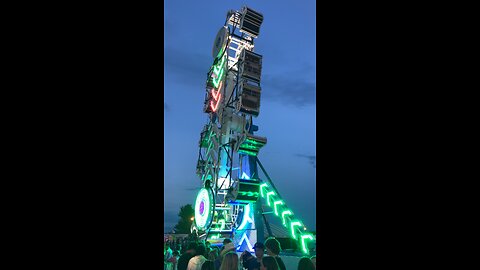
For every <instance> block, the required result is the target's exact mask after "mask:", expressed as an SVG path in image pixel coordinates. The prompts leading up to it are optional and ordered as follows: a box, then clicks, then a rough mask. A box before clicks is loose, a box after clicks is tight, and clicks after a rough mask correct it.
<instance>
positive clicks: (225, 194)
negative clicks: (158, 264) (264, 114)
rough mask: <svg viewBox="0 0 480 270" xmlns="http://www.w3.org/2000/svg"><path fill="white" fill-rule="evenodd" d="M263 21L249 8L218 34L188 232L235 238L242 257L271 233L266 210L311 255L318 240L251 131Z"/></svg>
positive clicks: (232, 15)
mask: <svg viewBox="0 0 480 270" xmlns="http://www.w3.org/2000/svg"><path fill="white" fill-rule="evenodd" d="M262 22H263V15H262V14H261V13H259V12H257V11H255V10H253V9H251V8H249V7H246V6H244V7H243V8H242V9H241V10H240V11H234V10H230V11H228V12H227V18H226V21H225V24H224V26H222V27H221V28H220V30H219V31H218V33H217V36H216V37H215V40H214V44H213V49H212V57H213V64H212V67H211V68H210V70H209V71H208V75H207V80H206V94H205V102H204V108H203V110H204V112H205V113H207V114H208V123H207V124H206V125H205V126H204V128H203V130H202V132H201V134H200V141H199V148H200V149H199V157H198V161H197V175H198V176H199V178H200V179H201V181H202V183H203V186H202V187H201V188H200V190H199V191H198V193H197V197H196V199H195V203H194V210H195V218H194V222H193V224H192V228H191V231H192V233H195V234H196V235H197V236H198V237H199V238H200V239H205V240H208V241H209V242H210V243H211V244H212V245H220V244H221V243H222V242H223V239H225V238H231V239H232V240H233V241H234V244H235V247H236V249H237V252H243V251H244V250H248V251H250V252H254V250H253V246H254V244H255V243H256V242H263V241H264V238H265V236H264V226H267V229H268V232H269V234H270V235H272V233H271V231H270V228H269V225H268V222H267V219H266V218H265V214H266V213H267V212H264V209H263V208H264V206H265V207H267V208H270V209H271V211H270V213H271V214H272V215H273V214H274V215H275V216H276V218H278V219H280V220H281V223H282V225H283V226H284V228H285V229H286V230H288V231H289V235H290V237H291V238H292V239H294V240H296V241H297V246H298V247H299V249H300V250H301V252H302V253H305V254H308V253H309V246H311V244H313V242H314V240H315V239H314V236H313V235H312V234H310V233H307V232H305V230H304V228H305V226H304V224H303V222H302V221H301V220H300V219H298V218H297V217H296V216H295V215H294V213H293V211H292V210H291V209H289V208H288V207H287V204H286V203H285V201H284V200H283V199H282V198H281V196H280V194H279V192H278V190H277V189H276V188H275V185H274V184H273V182H272V180H271V179H270V177H269V176H268V173H267V172H266V170H265V169H264V167H263V166H262V164H261V163H260V161H259V159H258V154H259V151H260V149H261V148H262V147H263V146H265V145H266V143H267V138H265V137H261V136H257V135H255V134H254V132H256V131H258V126H256V125H254V124H253V118H254V117H258V116H259V114H260V97H261V92H262V87H261V71H262V55H260V54H257V53H255V52H254V40H255V38H257V37H258V35H259V33H260V26H261V24H262ZM257 165H258V166H257ZM258 167H260V169H261V171H262V172H263V175H265V179H263V178H261V177H260V176H259V173H258ZM262 202H263V203H266V204H262Z"/></svg>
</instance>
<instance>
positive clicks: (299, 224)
mask: <svg viewBox="0 0 480 270" xmlns="http://www.w3.org/2000/svg"><path fill="white" fill-rule="evenodd" d="M295 226H302V223H300V222H298V221H294V222H292V223H290V227H291V228H292V236H293V239H297V236H296V235H295V229H294V227H295Z"/></svg>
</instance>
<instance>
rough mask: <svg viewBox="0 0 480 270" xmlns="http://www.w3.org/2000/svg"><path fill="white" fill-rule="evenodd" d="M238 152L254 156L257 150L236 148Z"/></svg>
mask: <svg viewBox="0 0 480 270" xmlns="http://www.w3.org/2000/svg"><path fill="white" fill-rule="evenodd" d="M238 153H239V154H247V155H249V156H256V155H257V154H258V152H252V151H248V150H241V149H240V150H238Z"/></svg>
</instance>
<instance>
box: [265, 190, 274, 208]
mask: <svg viewBox="0 0 480 270" xmlns="http://www.w3.org/2000/svg"><path fill="white" fill-rule="evenodd" d="M274 194H275V192H273V191H270V192H268V193H267V203H268V206H270V195H274Z"/></svg>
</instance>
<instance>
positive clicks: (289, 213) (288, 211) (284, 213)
mask: <svg viewBox="0 0 480 270" xmlns="http://www.w3.org/2000/svg"><path fill="white" fill-rule="evenodd" d="M286 214H288V215H291V214H292V212H290V210H286V211H283V213H282V219H283V226H287V223H286V222H285V215H286Z"/></svg>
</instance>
